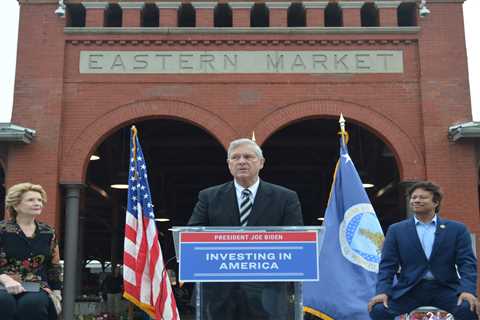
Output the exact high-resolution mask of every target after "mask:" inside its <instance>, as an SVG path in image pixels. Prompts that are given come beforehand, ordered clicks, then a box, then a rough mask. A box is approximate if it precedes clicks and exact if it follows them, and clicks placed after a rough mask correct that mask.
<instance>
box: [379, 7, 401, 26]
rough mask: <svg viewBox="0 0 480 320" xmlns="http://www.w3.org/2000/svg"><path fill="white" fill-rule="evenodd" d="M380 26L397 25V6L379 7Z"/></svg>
mask: <svg viewBox="0 0 480 320" xmlns="http://www.w3.org/2000/svg"><path fill="white" fill-rule="evenodd" d="M378 11H379V12H378V14H379V18H380V27H396V26H398V18H397V8H396V7H395V8H379V9H378Z"/></svg>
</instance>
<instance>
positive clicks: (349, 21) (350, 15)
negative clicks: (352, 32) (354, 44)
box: [342, 7, 362, 27]
mask: <svg viewBox="0 0 480 320" xmlns="http://www.w3.org/2000/svg"><path fill="white" fill-rule="evenodd" d="M342 12H343V26H344V27H360V26H361V25H362V21H361V18H360V8H345V9H343V7H342Z"/></svg>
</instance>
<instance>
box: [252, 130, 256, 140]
mask: <svg viewBox="0 0 480 320" xmlns="http://www.w3.org/2000/svg"><path fill="white" fill-rule="evenodd" d="M251 140H252V141H253V142H257V140H256V139H255V131H252V139H251Z"/></svg>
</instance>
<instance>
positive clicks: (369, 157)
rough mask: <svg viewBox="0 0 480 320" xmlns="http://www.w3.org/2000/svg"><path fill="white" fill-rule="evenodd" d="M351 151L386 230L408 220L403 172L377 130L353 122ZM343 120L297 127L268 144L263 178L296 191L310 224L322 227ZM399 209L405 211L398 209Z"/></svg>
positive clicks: (349, 127) (317, 121)
mask: <svg viewBox="0 0 480 320" xmlns="http://www.w3.org/2000/svg"><path fill="white" fill-rule="evenodd" d="M347 130H348V132H349V134H350V141H349V143H348V148H349V153H350V156H351V157H352V160H353V162H354V163H355V166H356V168H357V170H358V172H359V174H360V176H361V178H362V181H363V182H364V183H367V182H368V183H370V184H373V187H370V188H366V190H367V194H368V195H369V197H370V201H371V202H372V205H373V206H374V208H375V210H376V212H377V215H378V217H379V219H380V222H381V224H382V226H383V228H384V229H385V230H386V227H388V226H389V225H390V224H391V223H392V222H396V221H399V220H401V219H403V217H404V216H405V215H404V208H403V207H402V205H403V200H401V198H400V196H399V192H398V181H399V172H398V168H397V165H396V162H395V158H394V156H393V154H392V152H391V150H390V149H389V147H388V146H387V145H386V144H385V143H384V142H383V141H382V140H380V139H379V138H378V137H376V136H375V135H374V134H373V133H372V132H370V131H368V130H367V129H365V128H363V127H361V126H360V125H358V124H354V123H348V122H347ZM338 131H339V125H338V119H312V120H304V121H300V122H297V123H293V124H291V125H289V126H287V127H285V128H283V129H281V130H279V131H277V132H276V133H274V134H273V135H272V136H271V137H269V138H268V139H267V141H265V143H264V144H263V146H262V148H263V151H264V154H265V158H266V162H265V167H264V169H263V172H262V177H263V178H264V179H265V180H267V181H271V182H273V183H278V184H281V185H284V186H286V187H288V188H290V189H293V190H295V191H297V193H298V195H299V197H300V201H301V203H302V210H303V217H304V222H305V224H306V225H318V224H321V220H318V219H319V218H322V217H323V215H324V212H325V208H326V205H327V201H328V196H329V192H330V187H331V183H332V178H333V172H334V169H335V165H336V162H337V160H338V156H339V136H338V134H337V132H338ZM399 206H400V207H399Z"/></svg>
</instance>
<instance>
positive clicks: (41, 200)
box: [0, 183, 62, 320]
mask: <svg viewBox="0 0 480 320" xmlns="http://www.w3.org/2000/svg"><path fill="white" fill-rule="evenodd" d="M46 201H47V195H46V193H45V190H44V189H43V188H42V187H41V186H39V185H34V184H31V183H20V184H17V185H14V186H13V187H11V188H10V189H9V190H8V192H7V196H6V198H5V209H6V211H7V212H8V213H9V215H10V219H8V220H3V221H0V310H1V311H0V312H1V316H0V318H1V319H3V320H14V319H15V320H31V319H35V320H51V319H56V318H57V312H60V300H61V295H60V289H61V286H62V281H61V266H60V254H59V250H58V244H57V240H56V237H55V231H54V229H53V228H52V227H50V226H48V225H47V224H45V223H42V222H40V221H37V218H38V217H39V216H40V214H41V213H42V209H43V206H44V204H45V203H46Z"/></svg>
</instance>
